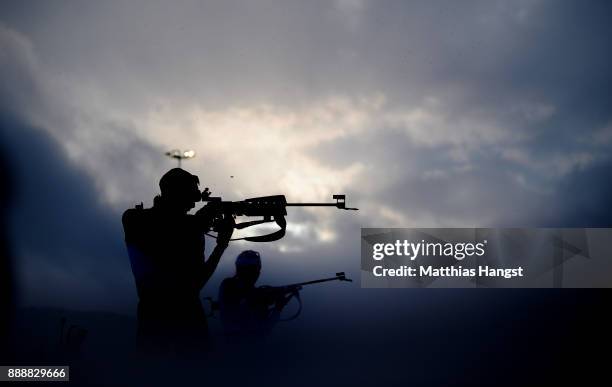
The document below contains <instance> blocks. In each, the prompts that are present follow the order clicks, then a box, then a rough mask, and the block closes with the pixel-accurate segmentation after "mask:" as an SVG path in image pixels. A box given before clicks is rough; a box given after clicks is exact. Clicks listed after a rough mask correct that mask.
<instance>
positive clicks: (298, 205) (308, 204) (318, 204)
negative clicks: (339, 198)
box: [285, 203, 338, 207]
mask: <svg viewBox="0 0 612 387" xmlns="http://www.w3.org/2000/svg"><path fill="white" fill-rule="evenodd" d="M285 205H286V206H287V207H306V206H308V207H338V203H287V204H285Z"/></svg>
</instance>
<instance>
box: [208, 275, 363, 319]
mask: <svg viewBox="0 0 612 387" xmlns="http://www.w3.org/2000/svg"><path fill="white" fill-rule="evenodd" d="M329 281H346V282H353V280H352V279H350V278H346V275H345V274H344V272H343V271H342V272H339V273H336V275H335V276H334V277H330V278H323V279H318V280H313V281H306V282H298V283H295V284H291V285H284V286H267V285H264V286H260V287H258V288H256V289H255V291H256V292H258V293H259V294H258V298H259V297H261V298H262V300H264V301H265V302H266V303H268V304H270V303H273V302H274V301H275V300H276V299H277V298H279V297H281V296H284V295H286V294H290V295H291V296H290V297H289V298H287V299H286V302H288V301H289V299H290V298H291V297H295V298H296V299H297V300H298V303H299V308H298V311H297V312H296V313H295V314H294V315H293V316H291V317H289V318H285V319H283V320H282V321H289V320H294V319H295V318H297V317H298V316H299V315H300V313H301V312H302V299H301V298H300V296H299V291H300V290H302V287H303V286H306V285H313V284H318V283H321V282H329ZM204 301H207V302H208V303H209V304H210V312H209V313H206V316H207V317H213V316H214V313H215V311H217V310H219V303H218V302H217V301H215V300H213V299H212V297H205V298H204Z"/></svg>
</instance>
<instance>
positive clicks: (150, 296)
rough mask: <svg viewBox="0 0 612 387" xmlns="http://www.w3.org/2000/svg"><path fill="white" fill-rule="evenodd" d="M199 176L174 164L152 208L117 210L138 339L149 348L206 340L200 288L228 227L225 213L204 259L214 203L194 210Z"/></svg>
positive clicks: (186, 346)
mask: <svg viewBox="0 0 612 387" xmlns="http://www.w3.org/2000/svg"><path fill="white" fill-rule="evenodd" d="M198 185H199V179H198V177H197V176H195V175H192V174H190V173H189V172H187V171H185V170H183V169H180V168H174V169H172V170H170V171H168V172H167V173H166V174H165V175H164V176H163V177H162V178H161V180H160V182H159V186H160V189H161V195H159V196H156V197H155V199H154V204H153V207H152V208H147V209H145V208H143V206H142V204H141V205H140V206H136V208H135V209H129V210H127V211H125V213H124V214H123V229H124V232H125V242H126V245H127V249H128V253H129V257H130V263H131V266H132V272H133V273H134V278H135V280H136V288H137V291H138V297H139V302H138V344H139V347H140V348H141V349H144V350H146V351H153V352H162V353H167V352H174V353H182V352H192V351H198V350H199V349H202V348H204V347H205V346H206V345H207V343H208V327H207V323H206V316H205V313H204V310H203V309H202V304H201V302H200V290H201V289H202V287H203V286H204V285H205V284H206V282H207V281H208V280H209V278H210V277H211V275H212V274H213V272H214V271H215V269H216V267H217V265H218V264H219V260H220V259H221V255H222V254H223V252H224V251H225V249H226V247H227V245H228V243H229V240H230V238H231V236H232V232H233V230H234V220H233V218H232V217H231V216H228V217H224V219H223V222H222V224H221V228H220V229H219V228H218V230H217V231H218V238H217V245H216V247H215V249H214V250H213V252H212V253H211V254H210V256H209V258H208V260H205V257H204V237H205V233H206V232H208V231H209V230H210V227H211V223H212V218H213V213H215V210H214V208H215V205H216V204H215V203H214V202H211V203H209V204H208V205H206V206H205V207H203V208H202V209H200V210H199V211H198V212H196V214H194V215H190V214H188V211H189V210H191V209H192V208H194V206H195V203H196V202H198V201H200V199H201V193H200V191H199V189H198Z"/></svg>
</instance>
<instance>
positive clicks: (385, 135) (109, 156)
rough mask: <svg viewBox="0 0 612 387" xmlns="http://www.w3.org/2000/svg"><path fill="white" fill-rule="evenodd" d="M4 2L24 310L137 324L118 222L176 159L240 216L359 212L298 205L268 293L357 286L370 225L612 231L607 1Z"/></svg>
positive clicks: (4, 68) (6, 142) (268, 248)
mask: <svg viewBox="0 0 612 387" xmlns="http://www.w3.org/2000/svg"><path fill="white" fill-rule="evenodd" d="M0 7H1V10H2V12H1V13H0V74H1V75H0V77H1V79H2V83H1V84H0V123H1V124H2V137H1V138H2V144H0V145H2V146H3V148H4V152H5V154H8V155H10V159H11V161H12V170H13V171H14V176H15V179H16V185H15V200H14V203H12V206H11V209H12V212H11V218H10V219H11V222H12V223H11V224H12V225H13V226H12V228H11V233H12V241H13V242H14V243H13V249H14V253H15V255H16V256H17V258H18V261H17V267H16V270H17V273H18V275H19V278H21V280H22V282H21V294H22V300H23V302H24V303H27V304H52V305H70V306H75V307H83V305H85V304H89V305H91V303H95V304H96V305H99V306H100V307H103V308H114V309H117V308H119V309H122V310H123V309H125V310H130V308H133V302H134V290H133V283H132V278H131V273H130V271H129V264H128V261H127V256H126V254H125V250H124V247H123V244H122V230H121V225H120V215H121V212H122V211H123V210H124V209H126V208H128V207H131V206H133V205H134V204H136V203H139V202H141V201H143V202H144V203H145V205H150V204H151V202H152V198H153V196H154V195H155V194H156V192H157V190H158V188H157V182H158V180H159V177H160V176H161V175H162V174H163V173H164V172H165V171H166V170H167V169H169V168H171V167H173V166H174V163H173V162H172V160H169V159H166V158H165V157H164V156H163V152H165V151H167V150H170V149H173V148H180V149H194V150H195V151H196V152H197V157H196V158H195V159H194V160H190V161H188V162H186V163H185V167H186V169H188V170H189V171H191V172H193V173H195V174H197V175H199V176H200V180H201V181H202V182H203V186H208V187H210V188H211V189H212V191H213V192H214V193H215V194H218V195H222V196H223V197H225V198H227V199H229V200H238V199H241V198H245V197H253V196H260V195H268V194H278V193H283V194H285V195H286V196H287V198H288V199H289V200H290V201H315V200H316V201H327V200H328V199H331V195H332V194H334V193H346V194H347V195H348V198H349V204H350V205H353V206H356V207H359V208H360V211H359V212H357V213H355V212H350V213H348V212H346V213H345V212H339V211H332V210H328V209H313V210H311V211H310V210H309V211H305V210H299V209H292V210H290V214H289V224H290V225H289V227H290V228H289V235H288V237H286V238H285V239H283V240H282V241H281V242H278V243H275V244H266V245H261V246H260V245H258V246H256V248H258V249H260V250H261V251H262V252H263V253H264V254H265V255H266V256H267V257H268V258H267V259H268V262H269V265H268V267H269V269H268V270H269V271H268V272H267V273H268V274H270V273H271V274H270V277H268V279H270V281H271V282H274V281H273V279H274V278H279V277H274V276H273V275H272V274H276V275H279V273H282V275H283V278H287V279H288V280H302V279H304V278H302V277H303V275H304V273H309V274H312V275H320V274H321V273H327V272H331V271H339V270H346V271H348V272H350V273H352V275H353V276H355V277H357V276H358V275H359V267H358V265H359V263H358V262H359V258H358V257H359V228H360V227H418V226H421V227H437V226H448V227H469V226H584V227H588V226H610V215H611V211H610V206H609V205H608V203H609V198H610V195H611V194H612V186H611V185H610V181H612V180H611V179H610V178H611V177H612V176H610V175H611V174H612V173H611V172H610V171H611V169H610V150H611V148H612V88H611V87H612V75H611V73H610V71H609V69H610V68H612V47H611V46H612V44H611V40H610V39H609V36H610V35H611V34H612V31H611V29H612V27H610V26H609V20H610V16H612V6H611V5H610V3H609V2H603V1H602V2H597V1H592V2H588V4H587V3H584V2H577V1H573V2H570V1H545V0H517V1H491V0H486V1H462V2H456V1H448V2H432V1H422V2H417V1H373V0H336V1H331V0H329V1H267V0H261V1H172V2H170V1H163V2H155V1H109V2H82V1H47V2H37V1H14V2H11V1H5V2H2V5H1V6H0ZM230 176H234V178H230ZM245 247H246V246H245V245H244V244H242V245H240V244H237V245H235V246H233V247H232V248H230V250H229V252H228V256H229V255H231V254H235V253H236V252H238V251H240V249H242V248H245ZM249 247H251V248H252V247H253V246H250V245H249ZM304 270H306V271H304ZM230 271H231V259H228V260H226V261H225V262H224V263H223V264H222V266H221V268H220V273H221V274H217V275H216V276H215V277H217V278H216V279H215V281H218V280H219V279H220V278H222V276H223V275H226V274H229V273H230ZM279 281H280V280H279ZM277 282H278V281H277ZM214 292H215V291H214V288H212V289H209V293H214Z"/></svg>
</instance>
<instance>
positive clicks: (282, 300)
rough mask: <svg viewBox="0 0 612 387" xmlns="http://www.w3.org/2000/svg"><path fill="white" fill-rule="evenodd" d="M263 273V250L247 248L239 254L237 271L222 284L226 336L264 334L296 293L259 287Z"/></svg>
mask: <svg viewBox="0 0 612 387" xmlns="http://www.w3.org/2000/svg"><path fill="white" fill-rule="evenodd" d="M260 273H261V258H260V256H259V253H258V252H256V251H253V250H246V251H243V252H242V253H240V255H238V257H237V258H236V274H235V275H234V276H233V277H229V278H226V279H224V280H223V282H222V283H221V286H220V288H219V311H220V314H221V322H222V324H223V330H224V333H225V335H226V336H260V335H265V334H267V333H268V332H269V331H270V330H271V329H272V328H273V327H274V325H275V324H276V322H278V321H279V318H280V313H281V311H282V309H283V308H284V307H285V305H286V304H287V302H288V301H289V300H290V299H291V297H292V296H293V294H287V293H282V292H281V293H278V292H273V291H269V288H265V287H260V288H258V287H255V284H256V283H257V280H258V278H259V275H260Z"/></svg>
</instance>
